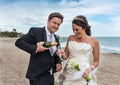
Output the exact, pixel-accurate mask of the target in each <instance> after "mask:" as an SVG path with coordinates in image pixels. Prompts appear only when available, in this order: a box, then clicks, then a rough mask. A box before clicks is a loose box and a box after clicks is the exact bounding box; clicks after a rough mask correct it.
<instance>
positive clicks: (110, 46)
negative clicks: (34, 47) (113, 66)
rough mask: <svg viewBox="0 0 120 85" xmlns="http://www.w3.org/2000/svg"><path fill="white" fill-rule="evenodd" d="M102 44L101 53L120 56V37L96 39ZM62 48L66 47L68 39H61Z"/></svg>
mask: <svg viewBox="0 0 120 85" xmlns="http://www.w3.org/2000/svg"><path fill="white" fill-rule="evenodd" d="M96 38H97V39H98V41H99V43H100V52H101V53H117V54H120V37H96ZM60 42H61V47H65V45H66V42H67V37H62V38H61V39H60Z"/></svg>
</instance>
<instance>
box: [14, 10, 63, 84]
mask: <svg viewBox="0 0 120 85" xmlns="http://www.w3.org/2000/svg"><path fill="white" fill-rule="evenodd" d="M62 22H63V16H62V15H61V14H60V13H58V12H54V13H51V14H50V15H49V17H48V21H47V26H45V27H42V28H38V27H32V28H31V29H30V30H29V32H28V33H27V34H26V35H24V36H23V37H21V38H19V39H18V40H17V41H16V43H15V45H16V46H17V47H18V48H20V49H22V50H24V51H26V52H28V53H30V62H29V66H28V70H27V73H26V77H27V78H28V79H29V81H30V85H54V75H53V73H54V72H57V71H60V70H61V69H62V65H61V60H60V58H59V57H58V56H57V55H56V50H57V48H58V46H52V47H50V48H45V47H43V44H39V45H38V44H37V43H38V42H45V41H50V37H49V35H51V36H52V41H56V42H59V40H58V38H57V37H56V35H55V34H54V33H55V32H56V31H57V30H58V29H59V26H60V25H61V24H62ZM50 49H52V50H53V54H51V52H50Z"/></svg>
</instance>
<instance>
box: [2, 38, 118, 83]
mask: <svg viewBox="0 0 120 85" xmlns="http://www.w3.org/2000/svg"><path fill="white" fill-rule="evenodd" d="M15 40H16V38H0V85H29V82H28V80H27V79H26V78H25V73H26V70H27V66H28V63H29V54H28V53H26V52H24V51H22V50H20V49H18V48H17V47H15V45H14V43H15ZM97 78H98V84H99V85H120V54H103V53H101V56H100V64H99V68H98V72H97Z"/></svg>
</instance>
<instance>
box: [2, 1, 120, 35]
mask: <svg viewBox="0 0 120 85" xmlns="http://www.w3.org/2000/svg"><path fill="white" fill-rule="evenodd" d="M51 12H60V13H62V14H63V15H64V22H63V24H62V25H61V27H60V29H59V31H58V32H57V34H59V35H60V36H69V35H71V34H73V32H72V28H71V21H72V19H73V18H74V17H75V16H77V15H84V16H86V17H87V19H88V21H89V24H90V25H91V30H92V36H93V37H120V25H119V22H120V0H0V30H2V31H5V30H8V31H12V29H13V28H15V29H17V31H18V32H23V33H27V32H28V30H29V29H30V28H31V27H43V26H46V23H47V17H48V15H49V14H50V13H51Z"/></svg>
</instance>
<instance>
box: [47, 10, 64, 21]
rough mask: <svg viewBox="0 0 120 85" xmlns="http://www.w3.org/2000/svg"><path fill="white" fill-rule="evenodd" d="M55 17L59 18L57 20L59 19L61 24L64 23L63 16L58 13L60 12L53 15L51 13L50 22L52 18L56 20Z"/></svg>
mask: <svg viewBox="0 0 120 85" xmlns="http://www.w3.org/2000/svg"><path fill="white" fill-rule="evenodd" d="M54 17H57V18H59V19H61V23H62V22H63V18H64V17H63V15H62V14H60V13H58V12H53V13H51V14H50V15H49V17H48V20H51V19H52V18H54Z"/></svg>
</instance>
